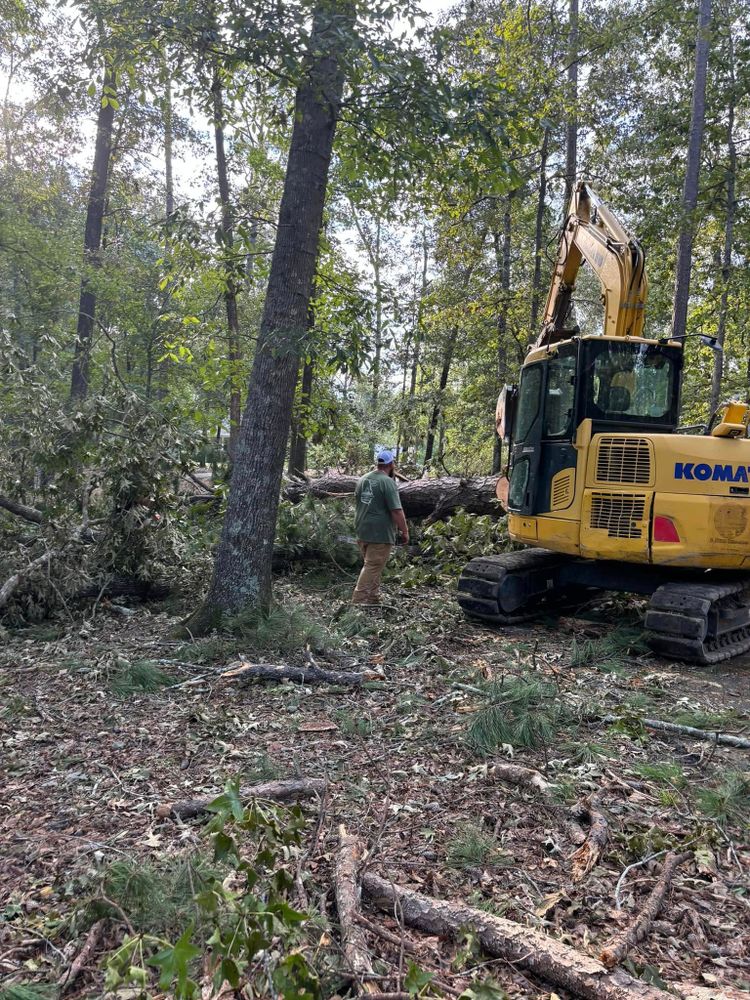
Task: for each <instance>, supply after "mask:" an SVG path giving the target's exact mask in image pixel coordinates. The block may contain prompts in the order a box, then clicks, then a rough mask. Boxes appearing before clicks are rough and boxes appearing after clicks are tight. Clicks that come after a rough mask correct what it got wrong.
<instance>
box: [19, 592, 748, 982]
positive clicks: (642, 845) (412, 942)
mask: <svg viewBox="0 0 750 1000" xmlns="http://www.w3.org/2000/svg"><path fill="white" fill-rule="evenodd" d="M332 589H333V593H334V595H335V596H343V593H342V591H343V588H339V590H338V591H337V589H336V587H335V586H334V587H333V588H332ZM277 592H278V593H279V594H280V596H281V606H282V607H283V606H284V605H287V606H294V608H295V612H294V613H295V615H299V614H300V612H304V614H305V615H307V616H308V618H309V619H310V620H312V621H314V622H316V623H318V626H319V628H317V629H316V632H315V645H316V652H315V655H316V660H317V662H318V663H320V664H321V665H322V666H327V667H330V668H333V669H336V668H341V669H346V670H352V669H362V670H365V669H367V668H368V667H369V666H370V665H371V664H373V663H376V664H378V669H379V671H380V670H382V672H383V674H384V678H385V679H384V680H383V681H378V682H373V683H371V684H366V685H364V689H363V690H361V691H353V690H351V689H348V688H343V687H341V688H339V687H330V686H315V687H313V686H305V685H297V684H287V683H284V684H249V685H243V684H239V683H234V684H233V683H221V682H219V681H218V679H217V678H218V674H219V672H220V671H221V670H226V669H227V667H228V666H230V665H231V664H232V662H233V661H234V660H236V659H237V657H238V656H241V657H242V658H243V659H245V660H248V661H250V662H263V661H268V662H274V663H279V662H287V663H291V664H294V665H303V664H304V662H305V659H304V656H305V650H304V648H302V647H301V646H300V647H299V648H296V649H291V650H290V649H286V650H285V651H284V650H281V651H279V650H274V648H273V638H270V639H269V638H268V637H267V636H266V638H265V639H264V642H263V644H262V648H256V649H253V648H250V647H249V646H247V644H245V645H243V642H245V640H244V639H243V637H242V635H241V634H240V635H239V636H234V637H233V638H232V639H231V641H229V640H225V639H221V638H219V639H214V640H208V642H207V643H206V642H204V643H196V644H194V645H193V646H191V645H190V644H188V645H187V646H186V645H185V644H180V643H177V642H173V641H171V640H170V638H169V636H170V634H171V631H172V629H173V627H174V625H175V624H176V622H177V619H176V618H175V617H173V616H171V615H168V614H166V613H163V612H161V611H160V610H159V608H158V606H154V607H148V606H144V607H142V608H138V609H137V611H136V613H135V614H134V615H132V616H129V617H123V616H121V615H117V616H115V615H113V614H112V615H110V614H106V613H104V614H102V613H101V611H100V613H99V615H98V616H97V618H96V619H95V620H94V621H92V622H86V623H85V624H84V625H83V626H81V624H80V623H79V624H77V625H75V626H64V625H63V626H60V628H59V629H58V630H57V631H54V630H50V629H49V628H45V629H44V630H27V631H26V632H17V633H9V634H8V641H7V644H6V646H5V648H4V649H3V650H2V652H1V653H0V705H2V707H1V708H0V772H1V773H0V780H2V793H1V799H0V842H1V843H2V858H1V860H0V878H1V879H2V886H1V887H0V981H1V982H6V981H7V982H9V983H18V984H21V983H23V984H32V985H33V984H35V983H36V984H50V983H54V982H56V981H57V980H58V978H59V977H60V975H61V974H62V973H63V972H64V970H65V968H66V967H67V966H68V965H69V964H70V962H71V961H72V959H73V958H74V956H75V955H76V954H77V952H78V951H80V948H81V946H82V942H83V940H84V938H85V933H86V930H87V924H86V913H87V912H88V911H87V910H86V904H87V902H88V901H90V900H91V899H92V898H96V897H97V896H101V894H102V893H104V888H103V887H105V886H106V885H107V879H108V878H109V877H110V874H109V873H111V872H112V870H113V868H112V866H113V865H115V866H116V865H118V864H119V865H123V864H125V865H136V866H137V865H138V864H141V865H154V864H156V865H162V866H163V865H168V864H173V863H177V862H180V861H181V859H185V858H190V857H193V856H195V855H196V852H199V851H200V850H201V849H202V846H204V845H202V839H201V829H200V825H199V824H197V825H191V824H180V823H174V822H172V820H170V819H168V818H166V817H165V816H164V815H163V810H162V812H161V813H160V811H159V806H160V804H161V803H164V802H170V801H177V800H182V799H191V798H200V797H206V796H212V795H214V794H216V793H217V792H218V791H219V790H220V789H221V787H222V786H223V784H224V782H225V780H226V779H228V778H233V777H238V776H241V777H242V779H243V783H247V782H253V781H261V780H268V779H271V778H276V777H282V778H287V777H298V776H306V777H324V778H326V779H327V780H328V782H329V788H330V802H329V803H328V805H327V809H326V815H325V816H324V817H323V825H322V828H321V829H320V831H319V836H318V837H317V839H316V843H315V850H314V852H313V853H312V854H311V856H310V857H309V858H308V859H307V861H308V864H307V870H306V871H305V873H304V879H305V881H306V884H307V893H308V895H309V896H310V898H311V899H317V900H318V901H319V902H318V906H319V908H320V907H321V906H322V916H323V918H325V920H327V921H329V922H330V923H331V924H333V925H335V913H334V912H333V910H332V905H331V903H330V900H329V896H330V880H331V869H332V863H333V858H334V854H335V844H336V836H335V831H336V828H337V824H338V823H339V822H345V823H346V825H347V827H348V828H350V829H351V830H352V831H353V832H355V833H357V834H358V835H359V836H360V837H361V838H362V839H363V840H364V841H365V842H366V843H367V844H369V845H370V858H369V860H368V864H371V865H373V866H375V867H376V868H377V869H379V870H381V871H383V872H385V873H387V875H388V877H389V878H391V879H393V881H394V882H399V883H402V884H405V885H408V886H410V887H412V888H416V889H418V890H419V891H422V892H425V893H428V894H431V895H435V896H438V897H440V898H443V899H455V900H462V901H464V902H468V903H470V904H472V905H474V906H477V907H479V908H481V909H484V910H487V911H488V912H490V913H495V914H498V915H501V916H504V917H507V918H509V919H512V920H515V921H518V922H519V923H522V924H526V925H528V926H530V927H535V928H538V929H542V930H544V931H546V932H547V933H549V934H552V935H554V936H557V937H559V938H561V939H562V940H563V941H564V942H566V943H568V944H571V945H573V946H574V947H576V948H578V949H579V950H581V951H582V952H585V953H588V954H590V955H593V956H596V955H598V953H599V951H600V950H601V947H602V946H603V944H604V943H605V942H606V941H607V940H608V939H609V938H610V937H611V935H612V934H613V933H614V932H616V931H617V930H618V929H621V928H623V927H624V926H626V925H627V923H628V922H629V920H631V919H632V917H633V916H634V914H635V913H637V912H638V910H639V908H640V907H641V906H642V905H643V903H644V901H645V899H646V898H647V896H648V894H649V892H650V890H651V888H652V887H653V884H654V882H655V881H656V879H657V878H658V875H659V872H660V862H661V861H662V859H663V856H664V853H665V852H667V851H669V850H671V849H677V850H690V851H692V852H693V859H692V860H691V861H690V862H689V863H687V864H685V865H684V866H683V867H682V868H680V870H678V871H677V872H676V874H675V876H674V879H673V882H672V885H671V888H670V891H669V893H668V895H667V898H666V904H665V906H664V907H663V909H662V912H661V913H660V914H659V917H658V919H657V920H656V921H655V922H654V925H653V927H652V929H651V932H650V933H649V935H648V936H647V937H646V939H645V940H644V941H643V942H641V943H640V944H639V945H638V946H637V947H636V948H635V949H634V950H633V951H632V952H631V954H630V956H629V957H628V959H627V960H626V967H627V968H628V969H629V970H630V971H631V973H633V974H635V975H639V976H641V978H643V979H645V980H646V981H651V982H657V981H659V982H665V983H668V984H670V985H671V986H678V987H680V988H684V989H687V987H690V988H691V989H693V990H695V991H698V990H699V988H706V987H707V988H708V989H709V990H714V991H722V992H724V993H725V995H727V996H731V995H737V996H741V995H742V992H741V991H743V990H750V945H749V944H748V942H750V891H749V890H750V880H749V877H748V873H749V872H750V844H749V843H748V837H747V831H748V820H749V819H750V796H749V795H748V792H749V791H750V789H749V788H748V756H747V753H746V752H742V751H739V750H736V749H733V748H729V747H724V746H717V745H716V744H715V743H712V742H710V741H706V742H699V741H696V740H695V739H693V738H691V737H689V736H681V735H679V734H666V733H654V732H650V731H647V730H646V728H645V727H644V726H643V725H642V723H641V722H640V720H641V718H643V717H644V716H651V717H657V718H661V719H665V720H669V719H671V720H675V721H676V720H677V719H678V717H679V718H680V719H681V720H684V721H686V722H689V721H690V720H692V724H695V725H699V726H700V725H701V724H702V727H703V728H712V727H717V728H726V729H727V731H731V732H735V733H739V734H742V733H743V732H744V733H746V732H747V729H748V709H749V708H750V668H748V667H747V666H745V665H743V664H742V663H736V662H735V663H734V664H731V665H729V666H727V665H723V666H722V667H721V668H715V669H711V670H700V669H693V668H689V667H686V666H685V665H675V664H670V663H668V662H667V661H664V660H660V659H657V658H655V657H650V656H649V655H648V654H646V653H644V651H643V650H642V648H640V647H639V646H638V645H637V643H636V644H635V646H633V643H632V642H630V641H629V640H628V639H627V637H626V638H623V637H622V636H619V637H618V636H617V635H615V637H614V639H613V638H612V634H613V629H612V626H611V625H609V624H607V619H608V618H609V620H611V619H612V617H613V615H612V609H611V608H610V609H608V608H607V607H606V605H605V606H604V609H603V611H601V610H600V614H601V618H600V620H591V619H590V618H589V619H586V620H583V619H581V618H574V617H570V618H563V619H560V620H558V621H556V622H551V623H547V624H544V625H534V626H528V627H525V628H518V627H516V628H507V629H504V630H499V631H494V630H492V629H489V628H486V627H484V626H480V625H476V624H472V623H469V622H467V621H465V620H464V619H463V617H462V616H461V615H460V613H459V612H458V611H457V609H456V608H455V607H454V605H453V604H452V602H451V600H450V597H449V596H446V595H445V594H444V593H441V592H440V591H439V590H424V591H409V592H406V593H404V594H402V595H400V597H399V601H398V605H397V606H393V607H391V608H389V609H387V610H385V611H383V612H374V613H373V612H372V611H370V612H366V613H363V612H359V611H355V610H352V609H348V608H345V607H343V606H342V605H341V604H340V603H339V604H336V602H335V600H332V599H331V598H332V595H331V593H329V592H327V591H324V592H320V591H312V590H311V589H309V588H307V587H305V586H304V583H302V582H300V581H298V580H291V581H285V582H283V583H281V584H279V585H278V587H277ZM281 618H283V616H281ZM281 631H282V632H283V631H284V630H283V629H281ZM288 631H289V630H288V629H287V632H288ZM303 631H304V630H303ZM615 631H616V630H615ZM297 632H299V629H298V628H297ZM287 638H288V637H287ZM211 643H213V645H211ZM609 715H614V716H615V717H616V719H617V721H616V723H614V724H603V723H602V721H601V720H602V719H603V718H604V717H605V716H609ZM707 723H708V725H707ZM502 761H505V762H509V761H512V762H513V763H515V764H518V765H522V766H523V767H524V768H528V769H534V770H536V771H538V772H540V773H541V775H542V776H543V778H544V781H545V782H546V783H548V784H549V786H550V787H551V793H550V794H545V795H544V796H540V795H539V794H538V792H537V791H536V790H535V789H534V788H533V787H529V786H527V785H522V784H516V783H509V782H507V781H503V780H497V779H495V778H493V777H492V769H491V767H488V766H487V765H488V764H490V765H491V764H492V763H493V762H502ZM544 787H546V785H545V786H544ZM591 796H596V800H597V802H598V808H600V809H601V810H602V813H603V815H604V816H605V817H606V822H607V826H608V837H609V839H608V842H607V844H606V847H605V848H604V850H603V852H602V854H601V857H600V858H599V860H598V862H597V863H596V864H595V865H594V867H593V868H592V870H591V871H590V872H589V873H588V874H587V875H586V876H585V878H583V879H582V880H581V881H580V882H574V880H573V875H572V866H571V860H570V859H571V857H572V856H573V855H574V853H575V852H576V850H578V849H580V846H581V842H582V840H585V837H586V833H587V830H586V828H585V826H584V825H582V823H581V822H578V820H577V819H576V811H575V809H574V807H575V806H576V804H577V803H581V802H582V801H584V800H587V799H588V798H589V797H591ZM308 811H309V812H310V827H311V829H312V826H313V823H314V816H313V812H314V809H313V808H312V807H308ZM649 859H650V860H649ZM628 866H633V867H632V869H631V870H630V871H628V872H626V869H627V868H628ZM623 874H625V877H623ZM621 880H622V881H621ZM618 900H619V901H620V902H621V905H620V906H619V907H618V905H617V903H618ZM321 901H322V902H321ZM186 912H187V911H186ZM368 919H370V920H371V921H373V924H378V925H380V926H381V927H382V928H383V929H384V930H385V931H386V932H389V933H390V936H391V937H393V936H394V935H396V937H397V938H398V939H399V940H400V941H401V942H402V944H404V945H405V946H407V947H406V951H407V952H409V954H412V955H413V956H417V957H416V959H415V961H417V963H418V964H419V965H420V967H421V968H423V969H425V970H427V971H428V972H432V973H434V974H435V975H436V976H437V977H438V978H439V980H440V981H441V982H443V983H448V984H451V987H452V989H453V991H454V992H455V993H456V994H458V993H459V992H461V990H463V989H466V988H469V987H470V986H472V984H473V985H476V982H475V981H476V980H478V979H481V978H483V977H487V976H491V977H492V978H493V979H495V980H496V981H498V982H499V983H501V984H502V987H503V989H504V990H505V991H506V992H507V994H508V995H509V996H512V997H548V996H550V995H551V992H550V991H551V988H550V986H549V984H545V983H544V982H542V981H536V980H535V979H534V978H533V977H531V976H530V975H529V974H526V973H522V972H521V971H520V970H519V969H517V968H515V967H513V966H511V965H508V964H506V963H502V962H499V961H492V962H487V961H485V960H484V959H483V958H482V956H481V955H479V954H477V953H476V949H473V948H472V946H471V942H470V941H469V940H467V941H466V942H464V944H463V945H461V946H459V947H458V948H457V947H456V946H455V945H451V944H450V943H449V942H447V941H443V940H438V939H436V938H429V939H428V938H425V937H424V936H423V935H419V934H417V933H416V932H412V931H409V930H404V929H403V928H401V927H400V926H399V925H398V923H397V922H396V921H395V920H394V919H390V918H382V917H379V916H374V915H372V914H370V915H369V916H368ZM366 932H367V938H368V942H369V946H370V948H371V951H372V954H373V956H374V957H377V958H378V959H380V960H381V962H382V963H383V965H382V968H384V969H387V970H390V971H389V972H387V973H384V976H385V978H384V979H383V980H382V982H383V984H384V985H383V986H382V988H383V989H384V990H385V989H386V988H393V989H396V988H399V987H401V988H402V987H403V984H404V975H405V968H404V965H403V961H402V959H403V950H404V949H403V948H402V949H401V952H402V954H401V955H399V948H397V947H396V946H395V945H394V944H393V943H392V942H389V940H388V939H387V938H385V937H383V936H380V935H378V934H377V933H374V932H371V931H369V930H367V929H366ZM328 933H329V936H332V935H333V934H334V932H333V931H330V930H329V932H328ZM114 943H116V942H115V941H114V939H112V940H111V941H110V944H114ZM100 957H101V956H100ZM101 983H102V973H101V970H100V967H99V965H98V964H97V963H96V962H92V963H89V966H88V967H87V969H86V971H85V974H84V975H83V976H82V977H81V978H80V980H79V982H78V983H77V985H76V987H75V988H74V989H72V990H71V991H70V992H69V993H68V994H67V995H68V996H96V995H100V992H101ZM687 992H688V993H689V990H687ZM558 995H559V996H560V997H564V996H565V995H566V994H565V993H564V991H562V992H561V991H560V990H558ZM695 995H696V996H697V995H698V993H697V992H696V994H695Z"/></svg>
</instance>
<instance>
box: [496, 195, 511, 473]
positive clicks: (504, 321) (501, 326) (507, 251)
mask: <svg viewBox="0 0 750 1000" xmlns="http://www.w3.org/2000/svg"><path fill="white" fill-rule="evenodd" d="M512 204H513V192H512V191H511V193H510V194H509V195H508V197H507V198H506V199H505V211H504V212H503V239H502V247H501V246H500V241H499V240H498V235H499V234H498V233H496V234H495V254H496V256H497V257H498V258H499V259H498V264H499V267H500V289H501V291H502V303H501V306H500V309H499V311H498V314H497V385H498V393H499V392H500V389H501V387H502V384H503V381H504V380H505V373H506V372H507V370H508V365H507V360H506V344H505V337H506V334H507V332H508V306H509V305H510V261H511V235H512V228H511V225H512V216H511V208H512ZM493 422H494V421H493ZM502 459H503V454H502V441H501V440H500V438H499V437H498V436H497V432H495V445H494V448H493V451H492V474H493V475H495V474H497V473H498V472H500V468H501V466H502Z"/></svg>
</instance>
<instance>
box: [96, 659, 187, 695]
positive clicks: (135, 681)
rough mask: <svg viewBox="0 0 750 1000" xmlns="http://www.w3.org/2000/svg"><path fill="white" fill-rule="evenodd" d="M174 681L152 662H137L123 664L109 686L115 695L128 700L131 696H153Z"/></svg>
mask: <svg viewBox="0 0 750 1000" xmlns="http://www.w3.org/2000/svg"><path fill="white" fill-rule="evenodd" d="M172 680H173V678H172V677H170V675H169V674H168V673H165V671H164V670H160V669H159V667H157V666H156V664H155V663H152V662H151V661H150V660H136V661H135V663H127V664H125V663H124V662H123V664H122V665H121V666H120V667H118V669H117V672H116V673H115V674H114V675H113V676H112V678H111V679H110V682H109V686H110V688H111V689H112V690H113V691H114V693H115V694H117V695H119V696H120V697H121V698H127V697H128V696H129V695H136V694H153V693H154V692H155V691H159V690H160V689H161V688H163V687H165V686H166V685H167V684H171V683H172Z"/></svg>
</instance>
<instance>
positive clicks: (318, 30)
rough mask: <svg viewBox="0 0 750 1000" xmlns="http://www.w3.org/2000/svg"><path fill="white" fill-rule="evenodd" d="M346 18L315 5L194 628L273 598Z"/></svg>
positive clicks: (344, 11)
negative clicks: (227, 481) (239, 414)
mask: <svg viewBox="0 0 750 1000" xmlns="http://www.w3.org/2000/svg"><path fill="white" fill-rule="evenodd" d="M351 21H352V13H351V8H350V7H349V5H346V6H343V5H341V6H338V5H336V4H330V5H329V4H327V3H326V4H323V3H321V4H320V6H319V7H318V9H317V10H316V12H315V15H314V20H313V30H312V35H311V39H310V49H309V52H310V55H309V56H308V57H307V62H306V66H305V73H304V76H303V78H302V81H301V82H300V84H299V86H298V89H297V94H296V99H295V111H294V128H293V131H292V140H291V145H290V148H289V158H288V161H287V168H286V177H285V180H284V191H283V194H282V198H281V207H280V210H279V223H278V230H277V233H278V235H277V238H276V245H275V246H274V251H273V257H272V260H271V272H270V275H269V279H268V289H267V293H266V300H265V305H264V309H263V318H262V320H261V326H260V333H259V336H258V343H257V347H256V351H255V357H254V360H253V368H252V372H251V375H250V382H249V386H248V402H247V404H246V407H245V413H244V419H243V421H242V424H241V427H240V438H239V442H238V448H237V456H236V459H235V465H234V472H233V475H232V484H231V489H230V493H229V503H228V507H227V513H226V517H225V518H224V527H223V530H222V535H221V540H220V542H219V547H218V550H217V552H216V560H215V564H214V575H213V580H212V582H211V586H210V588H209V592H208V594H207V596H206V599H205V601H204V603H203V605H202V607H201V608H200V609H199V610H198V611H197V612H196V614H195V615H194V616H193V618H192V620H191V621H190V622H188V627H189V628H191V630H193V631H202V630H205V629H206V628H209V627H211V625H212V624H214V623H215V622H216V621H217V620H219V619H220V618H221V617H222V616H223V615H226V614H232V613H236V612H238V611H239V610H240V609H242V608H245V607H258V606H260V607H266V606H268V604H269V602H270V599H271V560H272V556H273V539H274V534H275V529H276V515H277V511H278V504H279V490H280V487H281V477H282V472H283V468H284V456H285V453H286V444H287V440H288V437H289V425H290V422H291V415H292V407H293V405H294V390H295V383H296V381H297V373H298V371H299V363H300V354H301V348H302V346H303V345H304V343H305V339H306V333H307V317H308V309H309V307H310V298H311V292H312V284H313V276H314V273H315V264H316V260H317V255H318V241H319V234H320V228H321V224H322V221H323V206H324V203H325V195H326V186H327V182H328V171H329V167H330V163H331V152H332V148H333V137H334V133H335V131H336V122H337V120H338V115H339V108H340V105H341V95H342V91H343V84H344V76H343V72H342V70H341V68H340V47H341V45H342V44H343V43H342V38H343V37H346V35H347V34H348V33H349V31H350V30H351Z"/></svg>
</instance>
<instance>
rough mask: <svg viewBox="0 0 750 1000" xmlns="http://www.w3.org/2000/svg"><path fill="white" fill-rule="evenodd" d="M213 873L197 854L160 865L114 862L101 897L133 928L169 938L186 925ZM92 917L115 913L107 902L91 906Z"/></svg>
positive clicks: (141, 862)
mask: <svg viewBox="0 0 750 1000" xmlns="http://www.w3.org/2000/svg"><path fill="white" fill-rule="evenodd" d="M212 874H213V872H212V870H211V869H210V868H209V866H208V863H207V862H206V860H205V859H204V858H203V857H202V856H200V855H194V856H192V857H189V858H171V859H168V860H166V861H164V862H163V863H162V862H160V863H148V862H145V863H144V862H143V861H136V860H132V861H131V860H128V859H123V860H118V861H113V862H112V864H111V865H110V866H109V867H108V869H107V872H106V875H105V877H104V886H103V888H104V895H105V896H107V898H108V899H110V900H111V901H112V902H113V903H116V904H117V905H118V906H120V907H121V908H122V910H123V911H124V912H125V913H126V914H127V916H128V919H129V920H130V922H131V924H132V925H133V927H134V929H135V930H136V931H139V932H143V933H146V932H147V933H149V934H161V935H164V936H169V935H170V934H173V933H175V932H177V931H179V930H181V929H182V928H184V926H185V925H186V924H187V923H188V922H189V920H190V918H191V915H192V914H193V908H194V904H193V897H194V896H195V895H196V893H198V892H200V891H201V889H202V888H203V887H204V886H205V885H206V884H207V882H208V880H209V877H210V876H211V875H212ZM93 909H94V910H95V915H96V916H97V917H99V916H105V915H111V916H115V917H117V916H118V914H117V913H116V912H114V913H113V912H112V908H111V907H109V906H108V904H107V903H106V902H103V901H101V900H96V901H95V902H94V903H93Z"/></svg>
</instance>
